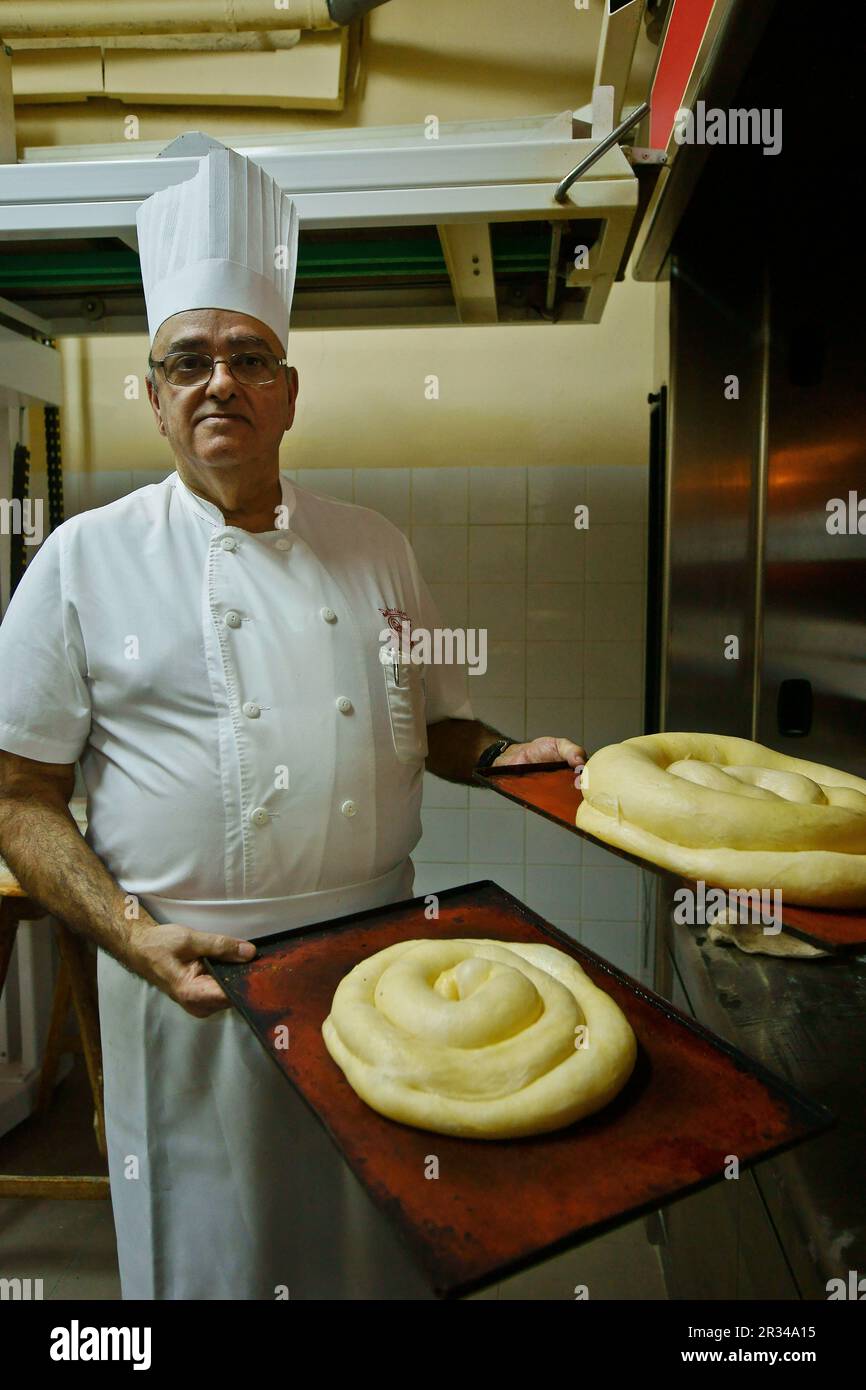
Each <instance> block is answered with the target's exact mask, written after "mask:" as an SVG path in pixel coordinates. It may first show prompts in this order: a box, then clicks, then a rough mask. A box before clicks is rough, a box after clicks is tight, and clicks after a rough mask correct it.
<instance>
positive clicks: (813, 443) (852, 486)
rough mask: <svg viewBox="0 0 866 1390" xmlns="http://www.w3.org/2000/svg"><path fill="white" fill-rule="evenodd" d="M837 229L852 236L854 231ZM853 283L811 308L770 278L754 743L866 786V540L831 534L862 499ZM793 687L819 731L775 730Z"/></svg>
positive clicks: (865, 398) (860, 358)
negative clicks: (800, 691)
mask: <svg viewBox="0 0 866 1390" xmlns="http://www.w3.org/2000/svg"><path fill="white" fill-rule="evenodd" d="M839 231H842V232H845V234H846V235H847V236H849V237H850V235H851V232H850V227H849V226H848V225H847V224H844V225H843V227H842V228H840V229H839ZM837 241H838V232H837V235H836V238H834V239H832V240H831V243H830V245H829V246H828V247H827V248H825V249H824V250H823V252H822V254H823V255H828V254H829V255H830V257H831V259H835V260H837V261H838V262H839V263H840V264H841V263H844V261H845V260H846V259H848V257H847V256H845V255H843V248H842V247H841V246H840V245H837V244H836V242H837ZM785 268H786V267H784V266H782V267H780V271H783V270H784V269H785ZM858 279H860V277H859V275H857V274H855V276H854V277H853V280H854V282H853V283H852V284H851V285H850V286H849V287H847V288H846V289H845V290H844V291H843V290H841V289H838V288H837V289H834V290H833V291H832V292H831V293H829V294H828V295H827V297H826V299H823V300H822V301H821V303H820V306H815V305H809V304H806V305H804V302H803V292H802V285H801V284H800V283H799V281H798V280H796V279H794V278H793V277H788V276H786V275H784V274H781V273H780V274H777V275H776V276H775V277H774V285H773V292H772V301H771V302H772V346H771V351H770V371H769V392H768V399H769V448H768V476H767V524H766V543H765V545H766V550H765V554H766V568H765V573H764V605H763V663H762V673H761V695H760V704H759V715H758V726H757V729H758V732H757V737H758V739H759V741H760V742H762V743H768V744H771V745H772V746H773V747H774V748H778V749H780V750H781V751H782V752H785V753H790V754H792V755H793V756H794V757H802V758H811V759H813V760H815V761H817V762H822V763H828V764H830V765H831V766H834V767H842V768H846V769H847V770H848V771H850V772H853V773H856V774H857V775H858V776H860V777H863V776H866V619H864V604H866V535H860V534H858V533H857V531H856V530H855V531H854V533H853V534H851V533H850V532H849V534H843V535H832V534H830V533H829V532H828V530H827V521H828V512H827V504H828V502H829V501H830V500H831V499H833V498H838V499H841V500H843V501H844V502H845V503H846V504H847V503H848V495H849V492H852V491H853V492H854V493H855V494H856V495H857V497H858V498H859V499H866V443H864V441H866V391H864V351H863V339H862V332H863V321H864V310H866V303H864V296H863V292H862V289H861V287H860V285H859V284H858V283H857V281H858ZM863 526H864V530H866V516H864V518H863ZM796 678H800V679H806V680H808V681H810V682H811V684H812V691H813V722H812V728H811V731H810V733H809V734H808V735H807V736H805V737H786V736H785V735H784V733H782V732H781V731H780V729H779V726H778V722H777V702H778V694H779V686H780V684H781V682H782V681H783V680H788V679H796Z"/></svg>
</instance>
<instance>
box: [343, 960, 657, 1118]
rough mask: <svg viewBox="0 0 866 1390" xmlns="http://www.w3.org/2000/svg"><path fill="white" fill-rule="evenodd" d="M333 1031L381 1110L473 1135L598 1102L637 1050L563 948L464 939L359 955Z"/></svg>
mask: <svg viewBox="0 0 866 1390" xmlns="http://www.w3.org/2000/svg"><path fill="white" fill-rule="evenodd" d="M322 1035H323V1037H324V1039H325V1045H326V1047H327V1049H328V1051H329V1052H330V1054H331V1056H332V1057H333V1059H334V1061H335V1062H336V1063H337V1065H338V1066H339V1067H340V1068H341V1070H342V1071H343V1073H344V1074H345V1076H346V1079H347V1080H348V1081H349V1083H350V1085H351V1086H352V1087H353V1088H354V1090H355V1091H357V1093H358V1095H359V1096H360V1097H361V1099H362V1100H365V1101H366V1102H367V1104H368V1105H370V1106H372V1108H373V1109H374V1110H378V1111H379V1113H380V1114H381V1115H387V1116H388V1117H389V1118H390V1119H392V1120H400V1121H401V1122H402V1123H403V1124H406V1125H413V1126H414V1127H415V1128H417V1129H431V1130H435V1131H436V1132H437V1133H440V1134H454V1135H460V1136H463V1137H465V1138H472V1139H511V1138H516V1137H517V1136H519V1135H526V1134H541V1133H545V1132H546V1131H548V1130H552V1129H559V1128H561V1127H562V1126H563V1125H568V1124H571V1123H572V1121H574V1120H578V1119H580V1118H581V1117H582V1116H584V1115H590V1114H592V1113H593V1111H596V1110H600V1109H601V1108H602V1106H604V1105H607V1103H608V1102H609V1101H611V1100H612V1099H613V1097H614V1096H615V1095H616V1094H617V1092H618V1091H619V1090H621V1088H622V1087H623V1086H624V1085H625V1083H626V1081H627V1080H628V1078H629V1076H630V1075H631V1071H632V1068H633V1066H634V1062H635V1057H636V1055H637V1044H636V1042H635V1036H634V1033H633V1032H632V1030H631V1027H630V1026H629V1023H628V1021H627V1020H626V1018H625V1015H624V1014H623V1013H622V1010H621V1009H620V1008H619V1007H618V1005H617V1004H615V1003H614V1001H613V1000H612V999H611V998H610V997H609V995H607V994H605V993H604V991H603V990H600V989H598V988H597V987H596V986H595V985H594V984H593V983H592V981H591V980H590V979H589V978H588V976H587V975H586V974H585V973H584V971H583V970H582V969H581V967H580V966H579V965H578V964H577V962H576V961H575V960H573V959H572V958H571V956H568V955H566V954H565V952H564V951H558V950H557V949H556V948H555V947H553V946H544V945H540V944H535V943H531V944H529V943H521V944H517V943H514V942H508V943H505V942H501V941H487V940H463V939H461V938H439V939H434V940H420V941H418V940H416V941H401V942H399V943H398V944H397V945H396V946H389V947H387V948H386V950H384V951H377V952H376V954H375V955H372V956H369V957H368V958H367V959H366V960H363V961H361V962H360V964H358V965H356V966H355V968H354V969H353V970H351V971H350V972H349V974H348V975H347V976H346V977H345V978H344V979H343V980H341V982H340V984H339V986H338V987H337V990H336V993H335V994H334V999H333V1003H332V1005H331V1013H330V1015H329V1016H328V1018H326V1019H325V1022H324V1023H323V1025H322ZM581 1041H583V1042H585V1044H586V1045H585V1046H583V1045H579V1044H580V1043H581Z"/></svg>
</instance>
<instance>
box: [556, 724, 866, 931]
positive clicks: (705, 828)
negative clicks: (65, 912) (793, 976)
mask: <svg viewBox="0 0 866 1390" xmlns="http://www.w3.org/2000/svg"><path fill="white" fill-rule="evenodd" d="M581 789H582V791H583V797H584V799H583V801H582V802H581V804H580V806H579V807H578V811H577V825H578V828H579V829H580V830H585V831H586V832H587V833H588V834H590V835H595V836H596V837H597V838H598V839H599V840H604V841H606V842H607V843H608V844H611V845H616V846H617V847H618V848H620V849H624V850H628V851H629V852H630V853H632V854H635V855H638V856H639V857H640V858H641V859H646V860H648V861H649V862H650V863H652V864H659V865H660V866H661V867H662V868H665V869H670V870H671V871H672V872H673V873H676V874H681V875H682V876H683V877H685V878H690V879H703V880H704V881H705V882H707V883H710V884H714V885H716V886H718V887H720V888H737V889H740V890H749V889H762V888H767V889H775V888H778V889H781V891H782V895H783V898H784V899H787V900H788V901H790V902H792V903H803V904H805V905H809V906H814V907H863V906H866V781H864V780H863V779H862V778H860V777H853V776H851V774H850V773H847V772H838V771H837V770H836V769H835V768H832V767H824V766H822V764H820V763H810V762H804V761H803V760H802V759H800V758H790V757H788V756H787V755H786V754H784V753H776V752H774V750H773V749H772V748H765V747H764V746H763V745H762V744H760V743H752V742H751V741H750V740H749V739H744V738H732V737H728V736H727V735H724V734H673V733H671V734H668V733H665V734H647V735H644V736H643V737H640V738H629V739H626V740H625V742H624V743H612V744H609V745H608V747H606V748H600V749H599V751H598V752H597V753H593V755H592V757H591V758H590V759H589V761H588V762H587V764H586V766H585V768H584V769H583V773H582V776H581Z"/></svg>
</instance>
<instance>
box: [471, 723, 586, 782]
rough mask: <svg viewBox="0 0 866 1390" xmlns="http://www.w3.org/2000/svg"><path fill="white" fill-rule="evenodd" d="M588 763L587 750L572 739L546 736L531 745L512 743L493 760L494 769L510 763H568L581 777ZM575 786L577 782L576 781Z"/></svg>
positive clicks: (533, 741)
mask: <svg viewBox="0 0 866 1390" xmlns="http://www.w3.org/2000/svg"><path fill="white" fill-rule="evenodd" d="M585 762H586V749H585V748H581V746H580V744H579V743H572V741H571V739H570V738H554V737H553V736H552V735H551V734H546V735H545V736H544V737H543V738H534V739H533V740H532V742H531V743H512V745H511V747H510V748H506V750H505V752H504V753H500V754H499V757H498V758H494V759H493V763H492V766H493V767H505V766H506V765H507V764H508V763H568V764H569V766H570V767H573V768H574V770H575V773H576V774H577V775H578V776H579V775H580V769H581V768H582V767H583V765H584V763H585ZM575 785H577V782H576V781H575Z"/></svg>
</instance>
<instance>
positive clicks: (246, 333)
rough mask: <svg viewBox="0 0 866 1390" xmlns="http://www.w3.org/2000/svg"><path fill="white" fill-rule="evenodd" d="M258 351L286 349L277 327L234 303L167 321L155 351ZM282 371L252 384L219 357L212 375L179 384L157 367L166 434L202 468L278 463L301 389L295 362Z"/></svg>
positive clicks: (153, 396)
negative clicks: (244, 382)
mask: <svg viewBox="0 0 866 1390" xmlns="http://www.w3.org/2000/svg"><path fill="white" fill-rule="evenodd" d="M257 350H258V351H262V350H265V351H267V352H271V353H273V355H274V356H275V357H277V358H282V357H283V356H284V352H283V348H282V346H281V344H280V341H279V339H278V338H277V336H276V334H275V333H274V332H273V330H272V329H270V328H268V326H267V325H266V324H264V323H261V322H260V320H259V319H254V318H250V317H249V315H247V314H239V313H235V312H234V310H229V309H189V310H186V311H185V312H184V313H182V314H173V315H172V317H171V318H169V319H166V321H165V323H163V324H161V325H160V327H159V330H158V331H157V334H156V337H155V338H154V341H153V346H152V348H151V354H150V355H151V358H152V359H153V361H154V362H157V361H161V360H162V359H163V358H164V357H166V356H167V355H168V354H169V353H172V352H181V351H190V352H206V353H209V354H210V356H211V357H214V358H216V357H226V358H228V357H231V356H232V354H233V353H238V352H246V351H250V352H255V351H257ZM276 372H277V378H276V381H273V382H271V383H270V384H269V385H266V386H245V385H242V384H241V383H240V382H238V381H235V379H234V377H233V376H232V375H231V373H230V372H229V369H228V365H227V363H225V362H217V363H216V364H215V366H214V370H213V375H212V376H211V379H210V381H207V382H203V383H202V384H201V385H200V386H172V385H171V384H170V383H169V382H168V381H166V379H165V374H164V372H163V369H162V368H161V367H156V368H154V372H153V376H154V381H153V382H151V381H150V380H148V382H147V394H148V398H149V400H150V404H151V406H152V407H153V413H154V415H155V416H156V422H157V425H158V427H159V432H160V434H163V435H165V437H166V439H167V440H168V442H169V444H170V445H171V447H172V450H173V451H174V454H175V456H176V457H178V458H181V459H183V460H184V461H185V462H186V463H188V464H190V465H191V466H192V467H194V468H197V469H201V468H206V469H219V470H221V471H224V470H229V469H234V468H245V469H247V470H250V469H255V468H256V467H259V466H260V467H262V468H263V469H265V468H268V467H272V466H273V464H274V462H275V461H276V459H277V456H278V451H279V446H280V440H281V439H282V437H283V435H284V433H285V432H286V430H288V429H290V428H291V425H292V421H293V419H294V415H295V401H296V399H297V394H298V374H297V371H296V370H295V368H294V367H288V368H286V367H278V368H277V369H276Z"/></svg>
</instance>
